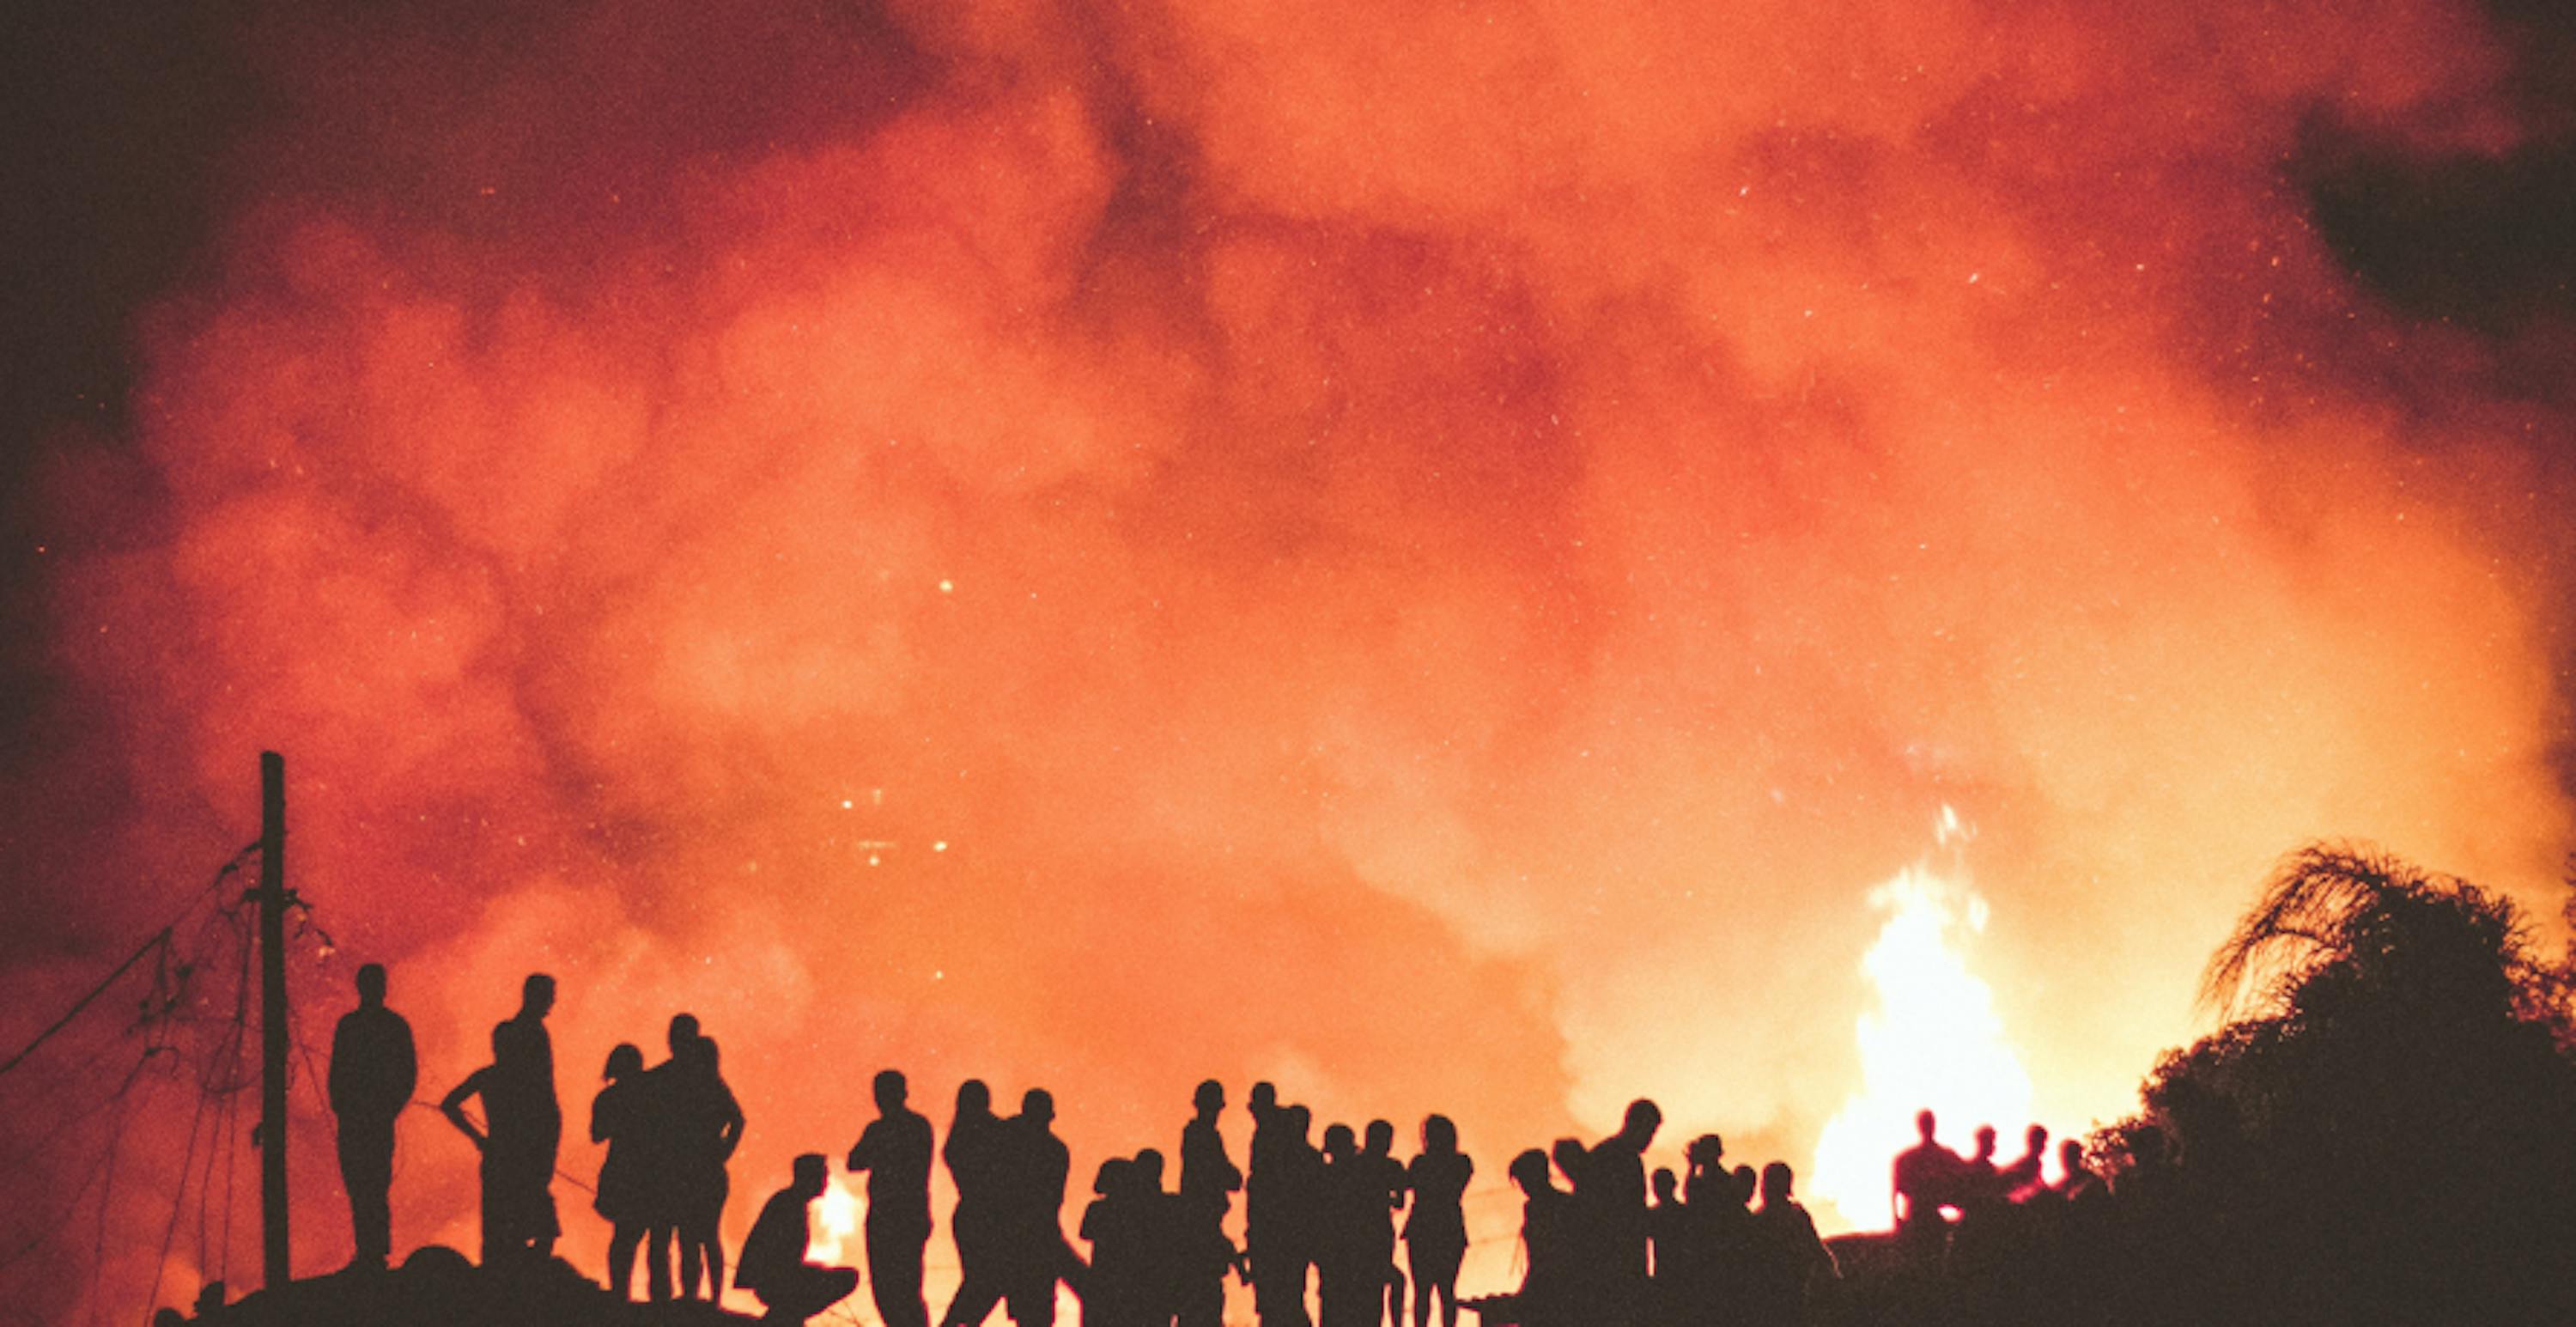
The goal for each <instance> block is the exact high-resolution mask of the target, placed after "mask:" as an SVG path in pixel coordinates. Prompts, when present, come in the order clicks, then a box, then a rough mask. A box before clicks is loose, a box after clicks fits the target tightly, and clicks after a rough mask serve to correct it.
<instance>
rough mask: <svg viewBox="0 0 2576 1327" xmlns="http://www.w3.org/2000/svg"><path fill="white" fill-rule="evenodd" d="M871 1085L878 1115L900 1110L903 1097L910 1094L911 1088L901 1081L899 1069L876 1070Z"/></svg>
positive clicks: (901, 1075)
mask: <svg viewBox="0 0 2576 1327" xmlns="http://www.w3.org/2000/svg"><path fill="white" fill-rule="evenodd" d="M873 1086H874V1087H875V1090H876V1098H877V1113H878V1114H879V1115H892V1114H894V1113H895V1112H896V1111H899V1110H902V1109H903V1103H904V1101H905V1099H906V1098H908V1097H910V1096H911V1095H912V1089H911V1088H910V1087H909V1086H908V1085H906V1084H905V1082H904V1081H903V1071H902V1070H900V1069H881V1070H878V1071H877V1078H876V1082H875V1084H874V1085H873Z"/></svg>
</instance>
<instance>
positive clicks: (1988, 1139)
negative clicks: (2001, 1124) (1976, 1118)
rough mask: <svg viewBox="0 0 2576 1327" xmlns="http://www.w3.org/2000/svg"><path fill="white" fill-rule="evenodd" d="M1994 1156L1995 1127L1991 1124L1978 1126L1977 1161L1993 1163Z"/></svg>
mask: <svg viewBox="0 0 2576 1327" xmlns="http://www.w3.org/2000/svg"><path fill="white" fill-rule="evenodd" d="M1994 1155H1995V1126H1993V1125H1991V1124H1980V1125H1978V1126H1977V1158H1976V1159H1977V1160H1979V1161H1991V1160H1993V1159H1994Z"/></svg>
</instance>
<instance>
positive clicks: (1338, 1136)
mask: <svg viewBox="0 0 2576 1327" xmlns="http://www.w3.org/2000/svg"><path fill="white" fill-rule="evenodd" d="M1356 1147H1357V1141H1356V1140H1355V1139H1353V1138H1352V1137H1351V1126H1349V1125H1347V1124H1336V1125H1333V1126H1331V1127H1330V1128H1327V1129H1325V1130H1324V1159H1325V1160H1327V1161H1342V1160H1346V1159H1348V1158H1349V1157H1350V1155H1351V1153H1352V1152H1353V1151H1354V1150H1355V1149H1356Z"/></svg>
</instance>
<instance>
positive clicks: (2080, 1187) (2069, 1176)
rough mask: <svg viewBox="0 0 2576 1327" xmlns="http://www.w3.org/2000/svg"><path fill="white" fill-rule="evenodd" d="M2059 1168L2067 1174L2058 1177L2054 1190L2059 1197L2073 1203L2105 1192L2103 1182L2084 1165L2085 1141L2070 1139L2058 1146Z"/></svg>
mask: <svg viewBox="0 0 2576 1327" xmlns="http://www.w3.org/2000/svg"><path fill="white" fill-rule="evenodd" d="M2057 1168H2058V1169H2059V1170H2060V1171H2063V1172H2065V1173H2064V1174H2062V1175H2060V1176H2059V1177H2058V1180H2057V1185H2056V1187H2055V1189H2054V1190H2053V1191H2054V1192H2055V1193H2056V1194H2057V1196H2058V1197H2060V1198H2063V1199H2065V1200H2066V1201H2068V1202H2070V1203H2071V1202H2077V1201H2080V1200H2084V1199H2090V1198H2093V1197H2096V1196H2098V1195H2099V1194H2101V1193H2102V1192H2103V1188H2102V1181H2101V1180H2100V1179H2098V1178H2096V1177H2095V1176H2094V1174H2093V1171H2092V1168H2091V1167H2089V1166H2086V1165H2085V1164H2084V1143H2083V1140H2081V1139H2076V1138H2069V1139H2067V1140H2066V1141H2065V1142H2062V1143H2059V1144H2058V1145H2057Z"/></svg>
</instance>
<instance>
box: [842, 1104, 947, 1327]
mask: <svg viewBox="0 0 2576 1327" xmlns="http://www.w3.org/2000/svg"><path fill="white" fill-rule="evenodd" d="M909 1096H910V1089H909V1087H908V1086H907V1085H906V1084H905V1083H904V1080H903V1075H902V1074H901V1073H899V1072H897V1071H896V1070H893V1069H888V1070H885V1071H884V1072H882V1073H879V1074H878V1075H877V1078H876V1099H877V1118H876V1119H875V1120H874V1121H872V1122H870V1123H869V1125H868V1127H867V1128H866V1129H864V1130H862V1131H861V1132H860V1134H859V1141H858V1144H857V1145H856V1146H854V1147H852V1148H851V1149H850V1156H849V1167H850V1169H851V1170H852V1171H853V1172H856V1171H862V1170H864V1171H866V1172H867V1173H868V1219H867V1235H868V1282H869V1285H870V1287H871V1289H872V1290H873V1292H874V1293H875V1295H876V1301H877V1316H878V1317H880V1318H883V1319H884V1320H885V1323H886V1327H929V1323H930V1304H929V1302H928V1301H927V1300H925V1299H923V1298H922V1295H921V1263H922V1251H923V1250H924V1249H925V1248H927V1247H928V1246H929V1244H930V1155H931V1139H930V1121H928V1120H926V1119H923V1118H922V1117H921V1113H920V1112H919V1111H916V1110H914V1109H912V1108H911V1107H910V1106H908V1105H906V1104H905V1100H906V1098H907V1097H909Z"/></svg>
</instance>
